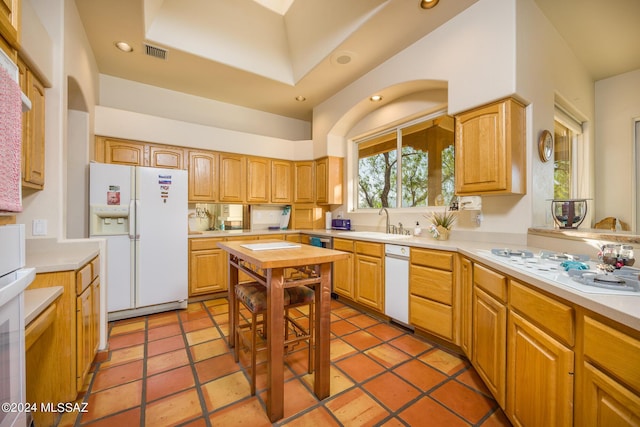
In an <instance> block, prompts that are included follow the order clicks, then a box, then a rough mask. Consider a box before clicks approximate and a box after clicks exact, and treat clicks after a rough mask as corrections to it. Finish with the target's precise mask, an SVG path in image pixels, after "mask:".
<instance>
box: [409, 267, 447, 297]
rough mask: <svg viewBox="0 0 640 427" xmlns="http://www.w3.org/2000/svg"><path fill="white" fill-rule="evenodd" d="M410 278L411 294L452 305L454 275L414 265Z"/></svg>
mask: <svg viewBox="0 0 640 427" xmlns="http://www.w3.org/2000/svg"><path fill="white" fill-rule="evenodd" d="M409 278H410V280H409V283H410V291H411V294H413V295H417V296H421V297H424V298H429V299H431V300H434V301H438V302H441V303H443V304H448V305H451V304H452V302H453V273H451V272H449V271H442V270H435V269H433V268H426V267H420V266H417V265H412V266H411V269H410V271H409Z"/></svg>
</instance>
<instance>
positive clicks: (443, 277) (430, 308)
mask: <svg viewBox="0 0 640 427" xmlns="http://www.w3.org/2000/svg"><path fill="white" fill-rule="evenodd" d="M454 260H455V254H453V253H452V252H445V251H434V250H428V249H421V248H411V255H410V267H409V323H411V324H412V325H414V326H416V327H418V328H420V329H423V330H425V331H427V332H430V333H432V334H435V335H438V336H440V337H442V338H444V339H446V340H447V341H449V342H455V336H456V332H457V328H456V325H455V324H454V320H455V318H454V308H455V305H454V299H455V288H454V283H455V282H454V279H455V277H454V273H453V272H454V264H455V262H454Z"/></svg>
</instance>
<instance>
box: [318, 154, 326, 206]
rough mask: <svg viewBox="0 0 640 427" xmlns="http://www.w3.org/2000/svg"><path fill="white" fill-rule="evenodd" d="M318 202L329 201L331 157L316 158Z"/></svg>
mask: <svg viewBox="0 0 640 427" xmlns="http://www.w3.org/2000/svg"><path fill="white" fill-rule="evenodd" d="M315 167H316V171H315V174H316V203H328V201H329V196H328V193H329V189H328V188H327V171H328V167H329V159H327V158H324V159H319V160H316V165H315Z"/></svg>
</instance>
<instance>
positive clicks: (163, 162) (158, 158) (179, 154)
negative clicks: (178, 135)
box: [149, 145, 185, 169]
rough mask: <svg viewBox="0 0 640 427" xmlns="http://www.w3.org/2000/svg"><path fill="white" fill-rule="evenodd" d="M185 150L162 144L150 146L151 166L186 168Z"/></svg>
mask: <svg viewBox="0 0 640 427" xmlns="http://www.w3.org/2000/svg"><path fill="white" fill-rule="evenodd" d="M184 163H185V162H184V150H183V149H181V148H177V147H168V146H162V145H150V146H149V166H151V167H154V168H166V169H184V168H185V167H184Z"/></svg>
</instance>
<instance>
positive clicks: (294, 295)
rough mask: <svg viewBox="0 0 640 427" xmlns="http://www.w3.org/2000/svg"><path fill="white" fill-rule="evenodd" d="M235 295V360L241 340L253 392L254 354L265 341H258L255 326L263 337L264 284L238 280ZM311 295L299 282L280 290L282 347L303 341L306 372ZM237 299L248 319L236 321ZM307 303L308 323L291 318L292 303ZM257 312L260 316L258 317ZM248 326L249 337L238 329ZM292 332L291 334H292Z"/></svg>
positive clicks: (310, 369)
mask: <svg viewBox="0 0 640 427" xmlns="http://www.w3.org/2000/svg"><path fill="white" fill-rule="evenodd" d="M235 293H236V299H235V304H236V306H235V316H236V330H235V332H234V333H235V334H236V335H235V343H236V344H235V346H236V348H235V351H234V354H235V361H236V362H238V360H239V349H240V347H239V344H240V342H241V340H242V343H243V344H244V345H245V346H246V347H248V348H249V351H250V352H251V395H252V396H254V395H255V394H256V355H257V352H258V351H259V350H264V349H266V341H264V340H263V341H264V342H263V343H261V345H260V346H259V345H258V329H259V326H260V325H262V337H263V338H266V328H265V327H264V325H265V322H264V314H265V313H266V311H267V289H266V288H265V287H264V285H262V284H260V283H257V282H250V283H242V284H239V285H236V290H235ZM314 296H315V292H314V291H313V289H310V288H309V287H307V286H304V285H300V286H294V287H290V288H285V292H284V307H285V312H284V318H285V330H284V331H283V332H284V334H285V338H284V345H285V348H288V347H291V346H293V345H294V344H296V343H299V342H303V341H306V342H307V345H308V352H309V359H308V363H309V367H308V372H309V373H311V372H313V315H314ZM240 303H242V305H243V306H244V307H246V309H247V310H249V312H250V313H251V321H250V322H245V323H242V324H241V323H240V322H239V319H240V315H239V313H240V311H239V309H240ZM301 306H308V307H309V308H308V311H309V312H308V316H309V317H308V319H309V322H308V323H309V324H308V327H306V328H305V327H304V325H302V324H300V322H299V321H298V320H297V319H294V318H293V317H292V316H291V315H290V312H289V310H290V309H292V308H294V307H301ZM258 316H261V319H260V320H258ZM245 330H248V332H249V337H248V338H247V337H246V334H243V333H242V332H243V331H245ZM292 332H293V335H292Z"/></svg>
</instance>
